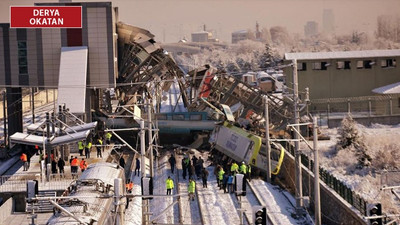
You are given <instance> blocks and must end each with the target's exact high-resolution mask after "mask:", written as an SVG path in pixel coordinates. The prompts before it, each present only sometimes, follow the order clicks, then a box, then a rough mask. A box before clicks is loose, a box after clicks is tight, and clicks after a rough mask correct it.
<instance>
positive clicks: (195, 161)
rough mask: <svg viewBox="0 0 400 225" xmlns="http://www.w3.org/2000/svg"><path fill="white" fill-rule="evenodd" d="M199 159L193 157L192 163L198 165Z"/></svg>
mask: <svg viewBox="0 0 400 225" xmlns="http://www.w3.org/2000/svg"><path fill="white" fill-rule="evenodd" d="M197 160H198V159H197V157H196V156H195V155H194V156H193V157H192V162H193V165H196V164H197Z"/></svg>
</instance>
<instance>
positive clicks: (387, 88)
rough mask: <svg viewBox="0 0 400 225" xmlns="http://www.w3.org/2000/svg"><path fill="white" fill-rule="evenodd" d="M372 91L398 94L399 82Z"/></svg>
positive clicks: (399, 89)
mask: <svg viewBox="0 0 400 225" xmlns="http://www.w3.org/2000/svg"><path fill="white" fill-rule="evenodd" d="M372 92H374V93H376V94H400V82H397V83H394V84H389V85H386V86H383V87H378V88H375V89H373V90H372Z"/></svg>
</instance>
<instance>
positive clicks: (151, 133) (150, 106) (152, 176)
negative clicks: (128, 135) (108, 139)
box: [146, 99, 154, 221]
mask: <svg viewBox="0 0 400 225" xmlns="http://www.w3.org/2000/svg"><path fill="white" fill-rule="evenodd" d="M147 103H148V104H147V116H148V123H149V130H148V136H149V151H150V153H149V157H150V177H151V178H152V179H154V165H153V164H154V163H153V131H152V123H151V110H152V107H153V105H152V104H151V103H152V100H151V99H148V100H147ZM146 203H147V204H146V207H147V209H146V212H148V213H147V214H146V217H147V218H146V221H150V215H149V212H150V200H146Z"/></svg>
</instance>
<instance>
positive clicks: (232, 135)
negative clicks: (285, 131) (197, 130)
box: [210, 122, 285, 174]
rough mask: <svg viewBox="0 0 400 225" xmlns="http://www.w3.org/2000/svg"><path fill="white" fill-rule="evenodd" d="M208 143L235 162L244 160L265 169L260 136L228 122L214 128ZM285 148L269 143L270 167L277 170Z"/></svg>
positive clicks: (264, 154) (263, 145)
mask: <svg viewBox="0 0 400 225" xmlns="http://www.w3.org/2000/svg"><path fill="white" fill-rule="evenodd" d="M210 143H211V144H212V145H213V146H214V148H215V149H217V150H218V151H220V152H222V153H224V154H225V155H227V156H229V157H230V158H232V159H233V160H236V161H237V162H242V161H244V162H245V163H246V164H250V165H251V166H252V167H255V168H258V169H260V170H261V171H263V172H266V171H267V165H268V164H267V151H266V146H265V144H263V143H262V138H261V137H259V136H257V135H255V134H252V133H250V132H249V131H247V130H244V129H242V128H239V127H236V126H234V125H232V124H230V123H228V122H224V124H223V125H221V126H218V127H216V128H215V129H214V131H213V133H212V135H211V137H210ZM284 152H285V150H284V149H283V147H282V146H280V145H277V144H272V145H271V167H272V170H273V173H274V174H277V173H278V172H279V168H280V166H281V164H282V161H283V157H284Z"/></svg>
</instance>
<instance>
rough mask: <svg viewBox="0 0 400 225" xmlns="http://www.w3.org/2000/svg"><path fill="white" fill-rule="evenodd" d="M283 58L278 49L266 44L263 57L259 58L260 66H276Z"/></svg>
mask: <svg viewBox="0 0 400 225" xmlns="http://www.w3.org/2000/svg"><path fill="white" fill-rule="evenodd" d="M280 60H281V58H280V57H279V55H278V54H277V53H276V51H275V50H274V49H273V48H272V47H271V46H270V45H269V44H266V45H265V50H264V52H263V54H262V55H261V57H260V58H259V62H258V63H259V66H260V68H263V69H265V68H268V67H273V66H276V65H277V64H278V63H279V61H280Z"/></svg>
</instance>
